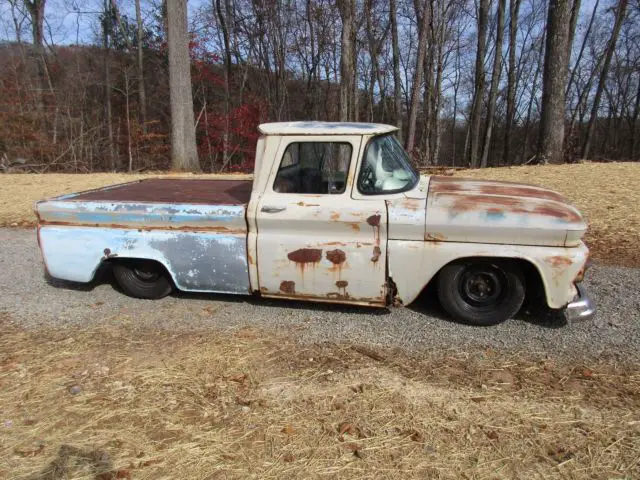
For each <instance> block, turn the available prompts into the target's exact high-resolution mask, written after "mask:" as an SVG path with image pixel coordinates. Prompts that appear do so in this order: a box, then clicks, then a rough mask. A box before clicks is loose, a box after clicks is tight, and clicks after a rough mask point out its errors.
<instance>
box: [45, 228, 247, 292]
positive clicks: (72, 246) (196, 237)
mask: <svg viewBox="0 0 640 480" xmlns="http://www.w3.org/2000/svg"><path fill="white" fill-rule="evenodd" d="M40 246H41V248H42V253H43V255H44V258H45V260H46V265H47V269H48V271H49V273H50V274H51V275H52V276H53V277H56V278H60V279H63V280H70V281H75V282H90V281H91V280H92V279H93V278H94V276H95V272H96V270H97V269H98V267H99V266H100V264H101V263H102V262H103V261H104V260H105V258H104V257H105V249H109V251H110V253H109V258H138V259H147V260H155V261H158V262H160V263H162V264H163V265H164V266H165V268H166V269H167V271H168V272H169V273H170V275H171V277H172V278H173V281H174V283H175V284H176V286H177V287H178V288H179V289H180V290H183V291H188V292H220V293H236V294H248V293H249V291H250V289H249V271H248V264H247V242H246V236H245V235H243V234H234V235H229V234H222V233H208V232H172V231H167V230H152V231H139V230H135V229H132V230H129V229H121V228H101V227H79V226H54V225H49V226H47V225H44V226H42V227H40Z"/></svg>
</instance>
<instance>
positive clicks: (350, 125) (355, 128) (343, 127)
mask: <svg viewBox="0 0 640 480" xmlns="http://www.w3.org/2000/svg"><path fill="white" fill-rule="evenodd" d="M258 130H260V132H261V133H263V134H265V135H379V134H381V133H389V132H395V131H396V130H398V129H397V127H394V126H393V125H384V124H382V123H357V122H311V121H309V122H279V123H263V124H262V125H260V126H259V127H258Z"/></svg>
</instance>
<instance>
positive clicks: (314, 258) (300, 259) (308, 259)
mask: <svg viewBox="0 0 640 480" xmlns="http://www.w3.org/2000/svg"><path fill="white" fill-rule="evenodd" d="M287 258H288V259H289V260H291V261H292V262H295V263H300V264H305V263H318V262H320V260H322V249H320V248H300V249H298V250H294V251H293V252H289V254H287Z"/></svg>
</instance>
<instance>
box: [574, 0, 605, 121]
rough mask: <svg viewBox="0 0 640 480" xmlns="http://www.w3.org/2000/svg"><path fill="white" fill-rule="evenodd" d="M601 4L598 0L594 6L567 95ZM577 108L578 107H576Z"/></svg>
mask: <svg viewBox="0 0 640 480" xmlns="http://www.w3.org/2000/svg"><path fill="white" fill-rule="evenodd" d="M599 4H600V0H596V1H595V3H594V4H593V11H592V12H591V19H590V20H589V25H588V26H587V30H586V32H585V33H584V38H583V39H582V45H581V46H580V52H579V53H578V58H576V63H575V64H574V66H573V68H572V69H571V75H569V82H568V83H567V91H566V95H569V92H570V91H571V85H572V84H573V79H574V78H575V76H576V72H577V71H578V67H580V61H581V60H582V55H583V54H584V49H585V48H586V46H587V40H589V35H590V34H591V29H592V28H593V22H594V21H595V18H596V12H597V11H598V5H599ZM576 108H577V107H576Z"/></svg>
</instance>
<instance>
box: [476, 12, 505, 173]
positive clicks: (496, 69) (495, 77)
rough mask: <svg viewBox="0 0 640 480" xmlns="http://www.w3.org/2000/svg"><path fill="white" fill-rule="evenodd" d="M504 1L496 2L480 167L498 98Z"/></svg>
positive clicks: (487, 156) (486, 157)
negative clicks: (494, 35) (494, 44)
mask: <svg viewBox="0 0 640 480" xmlns="http://www.w3.org/2000/svg"><path fill="white" fill-rule="evenodd" d="M505 4H506V0H498V22H497V26H496V49H495V53H494V56H493V71H492V73H491V87H490V89H489V111H488V112H487V128H486V130H485V134H484V142H483V146H482V158H481V161H480V167H481V168H485V167H486V166H487V160H488V159H489V149H490V147H491V134H492V132H493V120H494V116H495V114H496V101H497V98H498V84H499V82H500V75H501V73H502V40H503V38H504V9H505Z"/></svg>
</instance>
